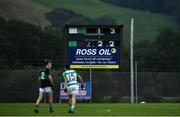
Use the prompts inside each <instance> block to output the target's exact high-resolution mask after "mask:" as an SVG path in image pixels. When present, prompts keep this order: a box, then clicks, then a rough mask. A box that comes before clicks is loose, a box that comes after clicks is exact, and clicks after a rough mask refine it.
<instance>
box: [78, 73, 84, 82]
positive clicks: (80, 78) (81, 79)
mask: <svg viewBox="0 0 180 117" xmlns="http://www.w3.org/2000/svg"><path fill="white" fill-rule="evenodd" d="M78 78H79V80H80V81H81V82H82V84H84V83H85V82H84V80H83V78H82V77H81V76H80V75H79V74H78Z"/></svg>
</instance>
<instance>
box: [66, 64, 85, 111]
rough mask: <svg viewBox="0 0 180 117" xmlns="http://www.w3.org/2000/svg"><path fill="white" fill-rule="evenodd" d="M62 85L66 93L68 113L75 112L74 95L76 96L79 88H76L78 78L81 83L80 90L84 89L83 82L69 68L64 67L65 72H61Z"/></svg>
mask: <svg viewBox="0 0 180 117" xmlns="http://www.w3.org/2000/svg"><path fill="white" fill-rule="evenodd" d="M63 77H64V84H65V92H66V93H68V99H69V110H68V112H69V113H74V112H75V104H76V95H77V94H78V90H79V86H78V82H77V80H78V78H79V79H80V81H81V82H82V85H81V88H82V89H84V81H83V79H82V77H81V76H80V75H79V74H78V73H77V72H76V71H75V70H72V69H70V68H69V66H66V67H65V71H64V72H63Z"/></svg>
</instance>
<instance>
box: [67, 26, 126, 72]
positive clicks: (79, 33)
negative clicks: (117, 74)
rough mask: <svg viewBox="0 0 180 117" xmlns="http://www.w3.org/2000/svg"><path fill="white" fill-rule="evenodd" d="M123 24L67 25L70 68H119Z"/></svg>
mask: <svg viewBox="0 0 180 117" xmlns="http://www.w3.org/2000/svg"><path fill="white" fill-rule="evenodd" d="M122 31H123V25H66V26H65V29H64V38H65V39H66V41H67V45H68V61H69V65H70V68H75V69H76V68H77V69H87V68H93V69H119V68H120V63H121V62H120V53H121V48H122Z"/></svg>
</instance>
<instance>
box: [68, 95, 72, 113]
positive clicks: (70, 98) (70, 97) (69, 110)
mask: <svg viewBox="0 0 180 117" xmlns="http://www.w3.org/2000/svg"><path fill="white" fill-rule="evenodd" d="M68 104H69V109H68V112H69V113H71V105H72V95H70V94H69V95H68Z"/></svg>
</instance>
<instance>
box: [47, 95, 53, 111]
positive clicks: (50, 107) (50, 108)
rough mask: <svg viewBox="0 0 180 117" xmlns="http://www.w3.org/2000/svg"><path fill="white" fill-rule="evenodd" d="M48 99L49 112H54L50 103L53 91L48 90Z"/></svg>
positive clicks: (51, 102)
mask: <svg viewBox="0 0 180 117" xmlns="http://www.w3.org/2000/svg"><path fill="white" fill-rule="evenodd" d="M47 94H48V99H49V112H51V113H52V112H54V111H53V108H52V104H53V93H52V92H48V93H47Z"/></svg>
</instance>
